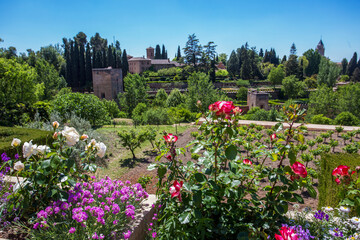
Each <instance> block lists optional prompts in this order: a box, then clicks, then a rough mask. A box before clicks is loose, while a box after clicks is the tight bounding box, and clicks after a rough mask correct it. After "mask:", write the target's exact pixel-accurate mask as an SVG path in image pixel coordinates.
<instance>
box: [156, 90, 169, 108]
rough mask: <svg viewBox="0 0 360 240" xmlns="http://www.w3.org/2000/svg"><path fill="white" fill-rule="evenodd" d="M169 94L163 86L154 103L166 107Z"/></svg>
mask: <svg viewBox="0 0 360 240" xmlns="http://www.w3.org/2000/svg"><path fill="white" fill-rule="evenodd" d="M167 99H168V95H167V93H166V91H165V90H164V89H163V88H160V89H159V90H158V91H157V93H156V96H155V99H154V105H155V106H158V107H165V105H166V101H167Z"/></svg>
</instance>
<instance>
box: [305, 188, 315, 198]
mask: <svg viewBox="0 0 360 240" xmlns="http://www.w3.org/2000/svg"><path fill="white" fill-rule="evenodd" d="M307 190H308V192H309V194H310V197H312V198H316V195H317V193H316V191H315V189H314V188H313V186H311V185H309V186H307Z"/></svg>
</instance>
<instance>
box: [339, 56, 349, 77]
mask: <svg viewBox="0 0 360 240" xmlns="http://www.w3.org/2000/svg"><path fill="white" fill-rule="evenodd" d="M347 66H348V61H347V59H346V58H343V60H342V61H341V69H342V70H341V74H342V75H345V74H346V68H347Z"/></svg>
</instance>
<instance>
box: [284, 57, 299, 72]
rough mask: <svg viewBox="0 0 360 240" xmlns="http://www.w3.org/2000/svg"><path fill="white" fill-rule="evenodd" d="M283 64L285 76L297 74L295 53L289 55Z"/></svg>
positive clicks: (297, 63)
mask: <svg viewBox="0 0 360 240" xmlns="http://www.w3.org/2000/svg"><path fill="white" fill-rule="evenodd" d="M284 66H285V73H286V76H290V75H296V76H298V75H299V62H298V59H297V56H296V55H290V56H289V60H287V62H286V63H285V65H284Z"/></svg>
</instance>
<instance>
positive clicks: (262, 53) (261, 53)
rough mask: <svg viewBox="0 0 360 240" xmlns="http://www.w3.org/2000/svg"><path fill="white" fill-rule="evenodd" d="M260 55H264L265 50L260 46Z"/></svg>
mask: <svg viewBox="0 0 360 240" xmlns="http://www.w3.org/2000/svg"><path fill="white" fill-rule="evenodd" d="M259 57H264V50H263V49H262V48H260V51H259Z"/></svg>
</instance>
